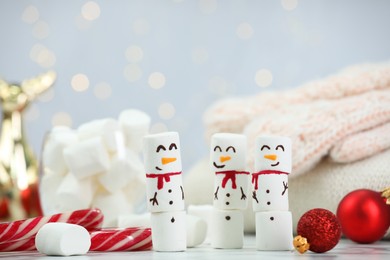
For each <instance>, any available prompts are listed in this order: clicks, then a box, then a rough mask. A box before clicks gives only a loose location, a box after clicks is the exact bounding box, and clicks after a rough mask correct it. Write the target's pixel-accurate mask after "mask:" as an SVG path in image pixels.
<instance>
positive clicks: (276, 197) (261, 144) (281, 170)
mask: <svg viewBox="0 0 390 260" xmlns="http://www.w3.org/2000/svg"><path fill="white" fill-rule="evenodd" d="M290 172H291V140H290V139H289V138H288V137H282V136H259V137H258V138H257V139H256V149H255V172H254V173H252V183H253V194H252V198H253V201H252V202H253V204H252V205H253V210H254V211H271V210H288V209H289V205H288V175H289V174H290Z"/></svg>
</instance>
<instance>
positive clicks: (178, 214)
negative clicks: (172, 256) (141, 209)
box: [151, 211, 187, 252]
mask: <svg viewBox="0 0 390 260" xmlns="http://www.w3.org/2000/svg"><path fill="white" fill-rule="evenodd" d="M185 215H186V213H185V211H173V212H161V213H152V214H151V226H152V241H153V250H155V251H166V252H175V251H184V250H186V247H187V242H186V240H187V234H186V216H185Z"/></svg>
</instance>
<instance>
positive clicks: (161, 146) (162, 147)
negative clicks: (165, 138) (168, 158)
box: [156, 144, 167, 153]
mask: <svg viewBox="0 0 390 260" xmlns="http://www.w3.org/2000/svg"><path fill="white" fill-rule="evenodd" d="M160 150H164V151H166V150H167V149H166V148H165V147H164V145H161V144H160V145H159V146H157V150H156V152H157V153H158V152H159V151H160Z"/></svg>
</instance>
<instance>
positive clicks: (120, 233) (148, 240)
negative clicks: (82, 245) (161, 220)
mask: <svg viewBox="0 0 390 260" xmlns="http://www.w3.org/2000/svg"><path fill="white" fill-rule="evenodd" d="M90 234H91V248H90V251H105V252H108V251H140V250H150V249H152V232H151V229H150V228H144V227H134V228H117V229H102V230H97V231H92V232H91V233H90Z"/></svg>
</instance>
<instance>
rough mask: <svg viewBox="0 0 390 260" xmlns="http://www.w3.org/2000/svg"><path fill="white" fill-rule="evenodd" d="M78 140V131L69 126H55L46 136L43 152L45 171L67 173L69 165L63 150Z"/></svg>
mask: <svg viewBox="0 0 390 260" xmlns="http://www.w3.org/2000/svg"><path fill="white" fill-rule="evenodd" d="M77 142H78V137H77V133H76V132H75V131H73V130H71V129H69V128H67V127H62V128H56V127H55V128H53V129H52V130H51V131H50V132H49V133H48V134H47V136H46V137H45V141H44V147H43V152H42V164H43V169H44V172H47V171H50V172H52V173H57V174H65V173H66V172H67V171H68V167H67V165H66V163H65V160H64V156H63V150H64V148H65V147H67V146H69V145H72V144H75V143H77Z"/></svg>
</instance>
